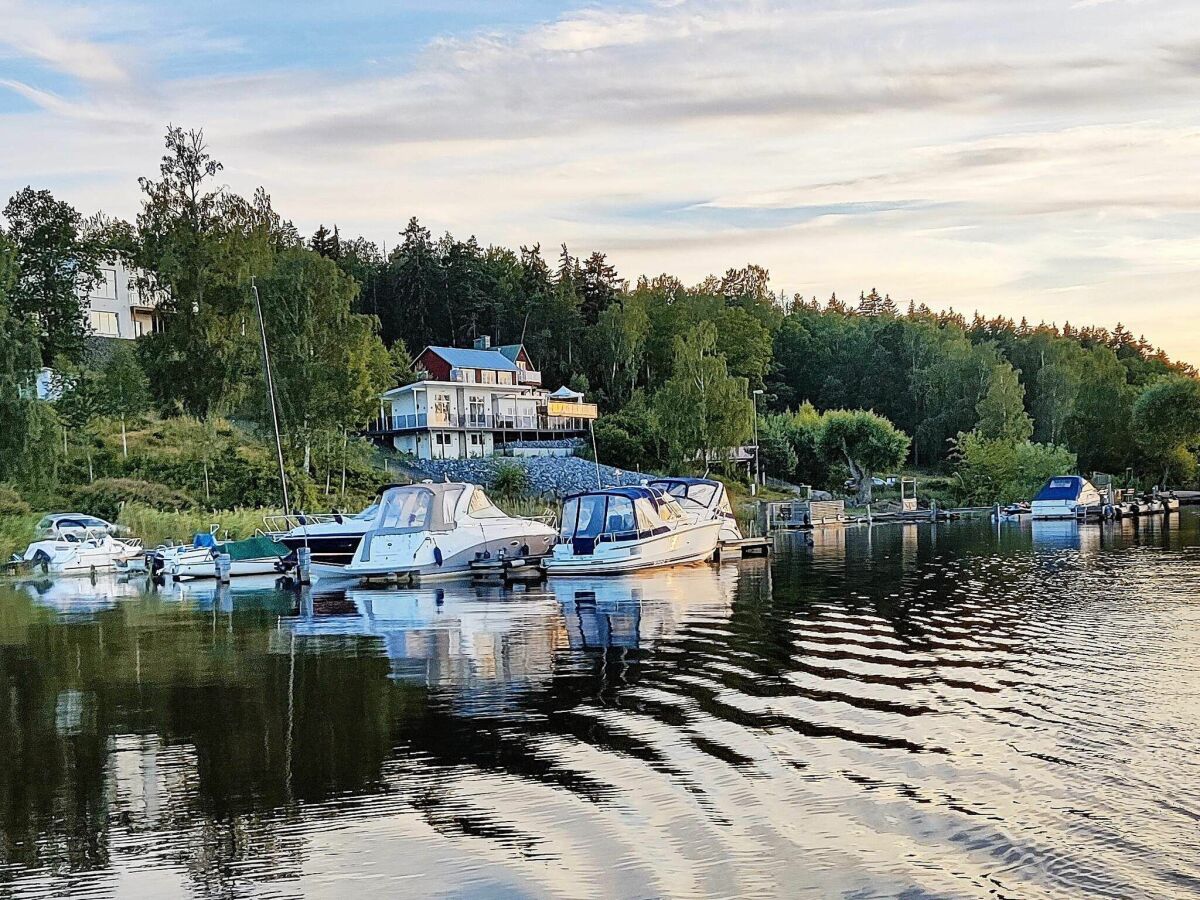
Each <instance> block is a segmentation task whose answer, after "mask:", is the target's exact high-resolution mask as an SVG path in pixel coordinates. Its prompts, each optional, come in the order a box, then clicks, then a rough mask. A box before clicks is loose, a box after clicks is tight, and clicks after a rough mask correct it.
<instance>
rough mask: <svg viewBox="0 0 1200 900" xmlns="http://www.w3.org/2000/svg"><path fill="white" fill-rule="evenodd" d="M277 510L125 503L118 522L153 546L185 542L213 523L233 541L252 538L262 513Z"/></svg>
mask: <svg viewBox="0 0 1200 900" xmlns="http://www.w3.org/2000/svg"><path fill="white" fill-rule="evenodd" d="M278 512H280V510H273V509H221V510H217V511H215V512H213V511H205V510H190V509H189V510H180V511H178V512H164V511H162V510H157V509H152V508H150V507H148V506H141V505H140V504H136V503H128V504H126V505H125V507H124V508H123V509H122V510H121V515H120V516H119V517H118V518H117V523H118V524H120V525H124V526H126V527H128V528H129V530H130V531H131V532H132V533H133V534H134V535H135V536H137V537H140V538H141V539H142V541H143V543H144V544H145V545H146V546H147V547H156V546H158V545H159V544H165V543H167V542H168V541H174V542H175V543H180V542H184V543H186V542H188V541H190V540H191V539H192V535H194V534H196V533H197V532H201V531H208V530H209V528H210V527H212V526H213V525H218V526H220V528H219V529H218V532H217V533H218V534H219V535H220V536H221V537H222V538H224V537H225V536H226V535H228V536H229V537H230V538H231V539H233V540H239V539H241V538H247V537H251V536H252V535H253V534H254V532H255V531H256V530H260V529H262V527H263V517H264V516H269V515H274V514H276V513H278Z"/></svg>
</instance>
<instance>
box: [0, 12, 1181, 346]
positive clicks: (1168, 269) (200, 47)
mask: <svg viewBox="0 0 1200 900" xmlns="http://www.w3.org/2000/svg"><path fill="white" fill-rule="evenodd" d="M168 123H174V124H177V125H182V126H184V127H185V128H203V129H204V132H205V135H206V137H207V139H208V141H209V144H210V146H211V148H212V150H213V152H214V155H215V156H216V157H217V158H218V159H220V160H221V161H222V162H223V163H224V164H225V169H224V171H223V172H222V173H221V178H222V179H223V181H224V182H225V183H226V184H228V185H229V187H230V188H231V189H233V190H236V191H239V192H244V193H249V192H251V191H252V190H253V189H254V188H255V187H257V186H258V185H263V186H264V187H265V188H266V189H267V191H268V192H269V193H270V194H271V196H272V199H273V202H274V206H275V208H276V210H278V211H279V212H280V213H281V214H282V215H284V216H285V217H286V218H289V219H291V220H292V221H294V222H295V223H296V225H297V226H298V227H299V228H300V229H301V231H302V232H304V233H311V232H312V231H313V230H315V228H316V227H317V225H318V224H321V223H324V224H326V225H332V224H334V223H336V224H337V225H338V227H339V229H340V231H341V233H342V234H343V235H348V236H349V235H357V234H361V235H364V236H366V237H369V238H371V239H372V240H375V241H376V242H380V243H386V244H387V246H389V247H390V246H393V245H394V243H395V242H396V236H397V233H398V232H399V231H400V230H401V229H402V228H403V227H404V224H405V223H406V222H407V220H408V219H409V217H411V216H414V215H415V216H417V217H418V218H420V219H421V221H422V222H423V223H424V224H425V225H426V226H428V227H430V228H431V229H432V230H433V231H434V233H435V234H440V233H442V232H444V231H450V232H451V233H453V234H454V235H455V236H457V237H461V238H465V237H467V236H469V235H472V234H474V235H476V236H477V237H478V238H479V240H480V241H481V242H483V243H485V244H493V243H494V244H502V245H506V246H510V247H517V246H520V245H523V244H524V245H530V244H534V243H540V244H541V245H542V247H543V249H544V250H545V251H546V254H547V256H550V257H553V256H556V255H557V252H558V247H559V245H560V244H562V243H564V242H565V243H567V244H568V245H569V246H570V248H571V249H572V251H573V252H575V253H576V254H579V255H586V254H587V253H589V252H590V251H592V250H602V251H604V252H606V253H607V254H608V255H609V257H610V259H611V260H612V261H613V262H614V263H615V264H616V265H617V266H618V268H619V270H620V272H621V274H622V275H623V276H624V277H626V278H629V279H631V280H633V279H636V277H637V276H638V275H640V274H648V275H655V274H659V273H662V272H669V273H672V274H675V275H677V276H679V277H681V278H683V279H684V280H685V281H689V282H695V281H699V280H701V279H702V278H703V277H704V276H705V275H707V274H709V273H714V272H723V271H724V270H726V269H728V268H731V267H737V266H742V265H745V264H747V263H757V264H759V265H763V266H765V267H766V268H768V269H769V270H770V272H771V280H772V284H773V286H774V287H775V288H777V289H782V290H785V291H786V292H787V293H788V294H789V295H790V294H793V293H797V292H798V293H801V294H803V295H804V296H806V297H807V296H814V295H815V296H817V297H819V298H821V299H825V298H827V297H828V296H829V295H830V294H831V293H833V292H836V293H837V294H838V296H839V297H842V298H843V299H855V298H857V297H858V295H859V293H860V292H863V291H869V290H871V289H872V288H877V289H878V290H879V292H880V293H885V292H886V293H888V294H890V295H891V296H892V297H893V299H896V300H897V301H898V302H900V303H901V304H904V303H907V301H908V300H909V299H915V300H916V301H917V302H918V303H919V302H925V303H927V304H929V305H930V306H932V307H934V308H947V307H953V308H955V309H957V310H959V311H961V312H965V313H967V314H968V315H969V314H970V313H971V312H973V311H975V310H979V311H981V312H983V313H985V314H988V315H994V314H1005V315H1009V316H1012V317H1014V318H1016V319H1020V318H1021V317H1022V316H1024V317H1027V318H1028V319H1029V320H1030V321H1031V322H1034V323H1036V322H1038V321H1043V320H1044V321H1048V322H1056V323H1058V324H1060V325H1061V324H1062V323H1063V322H1065V321H1070V322H1072V323H1073V324H1075V325H1080V324H1098V325H1106V326H1113V325H1115V324H1116V323H1117V322H1118V321H1120V322H1123V323H1124V324H1125V325H1126V326H1127V327H1128V328H1130V329H1131V330H1132V331H1134V333H1138V334H1144V335H1145V336H1146V337H1147V339H1149V340H1150V341H1151V342H1152V343H1154V344H1156V345H1159V346H1162V347H1163V348H1164V349H1166V350H1167V351H1168V352H1169V353H1170V354H1171V355H1173V356H1175V357H1178V358H1182V359H1184V360H1186V361H1188V362H1191V363H1193V364H1197V365H1200V303H1198V301H1197V297H1196V292H1197V288H1200V240H1197V231H1198V230H1200V11H1198V10H1197V8H1196V5H1195V2H1194V0H970V2H958V0H932V2H903V0H892V2H881V0H795V2H790V3H784V2H768V0H647V2H636V0H633V2H624V3H592V4H577V3H552V2H548V0H449V2H444V3H432V2H426V0H415V2H400V0H398V2H390V3H389V2H382V0H367V2H352V0H348V2H340V3H323V4H301V3H297V2H295V0H289V2H284V0H259V2H246V0H240V2H232V0H172V2H169V3H168V2H159V3H150V2H137V0H118V2H91V3H79V2H74V3H70V2H59V0H0V195H2V196H3V197H7V196H8V195H10V194H11V193H12V192H14V191H15V190H18V189H19V188H21V187H24V186H25V185H26V184H32V185H34V186H35V187H45V188H49V189H50V190H52V191H53V192H54V193H55V194H56V195H57V196H59V197H60V198H62V199H65V200H68V201H69V202H71V203H72V204H74V205H75V206H76V207H77V208H78V209H79V210H80V211H81V212H83V213H84V214H85V215H86V214H90V213H92V212H95V211H97V210H103V211H104V212H106V213H107V214H109V215H114V216H120V217H123V218H129V219H132V218H133V217H134V216H135V215H136V213H137V210H138V206H139V193H138V187H137V181H136V179H137V177H138V176H139V175H153V174H154V173H155V172H156V170H157V165H158V159H159V157H160V156H161V153H162V137H163V133H164V132H165V130H166V127H167V125H168Z"/></svg>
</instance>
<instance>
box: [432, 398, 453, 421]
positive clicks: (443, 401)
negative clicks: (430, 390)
mask: <svg viewBox="0 0 1200 900" xmlns="http://www.w3.org/2000/svg"><path fill="white" fill-rule="evenodd" d="M433 421H434V424H436V425H449V424H450V395H449V394H435V395H434V397H433Z"/></svg>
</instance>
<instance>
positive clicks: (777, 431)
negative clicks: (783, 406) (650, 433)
mask: <svg viewBox="0 0 1200 900" xmlns="http://www.w3.org/2000/svg"><path fill="white" fill-rule="evenodd" d="M758 450H759V454H760V457H761V462H762V467H763V470H764V471H766V472H770V473H771V474H772V475H774V476H775V477H777V478H782V479H784V480H788V479H790V478H792V477H793V476H794V475H795V473H796V465H797V463H798V462H799V458H798V457H797V455H796V448H795V447H794V446H793V445H792V440H791V433H790V430H789V428H788V417H787V416H763V417H761V419H760V420H759V423H758Z"/></svg>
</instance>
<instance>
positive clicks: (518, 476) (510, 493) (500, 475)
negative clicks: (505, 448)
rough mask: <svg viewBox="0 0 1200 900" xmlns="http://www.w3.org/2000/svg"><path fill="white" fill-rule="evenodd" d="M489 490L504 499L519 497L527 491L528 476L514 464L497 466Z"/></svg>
mask: <svg viewBox="0 0 1200 900" xmlns="http://www.w3.org/2000/svg"><path fill="white" fill-rule="evenodd" d="M491 488H492V490H493V491H495V492H496V493H497V494H500V495H501V496H504V497H519V496H521V495H522V494H525V493H526V492H527V491H528V490H529V475H528V474H527V473H526V472H525V469H524V468H522V467H521V466H518V465H516V464H514V463H506V464H504V465H501V466H497V467H496V472H495V474H494V475H493V476H492V484H491Z"/></svg>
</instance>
